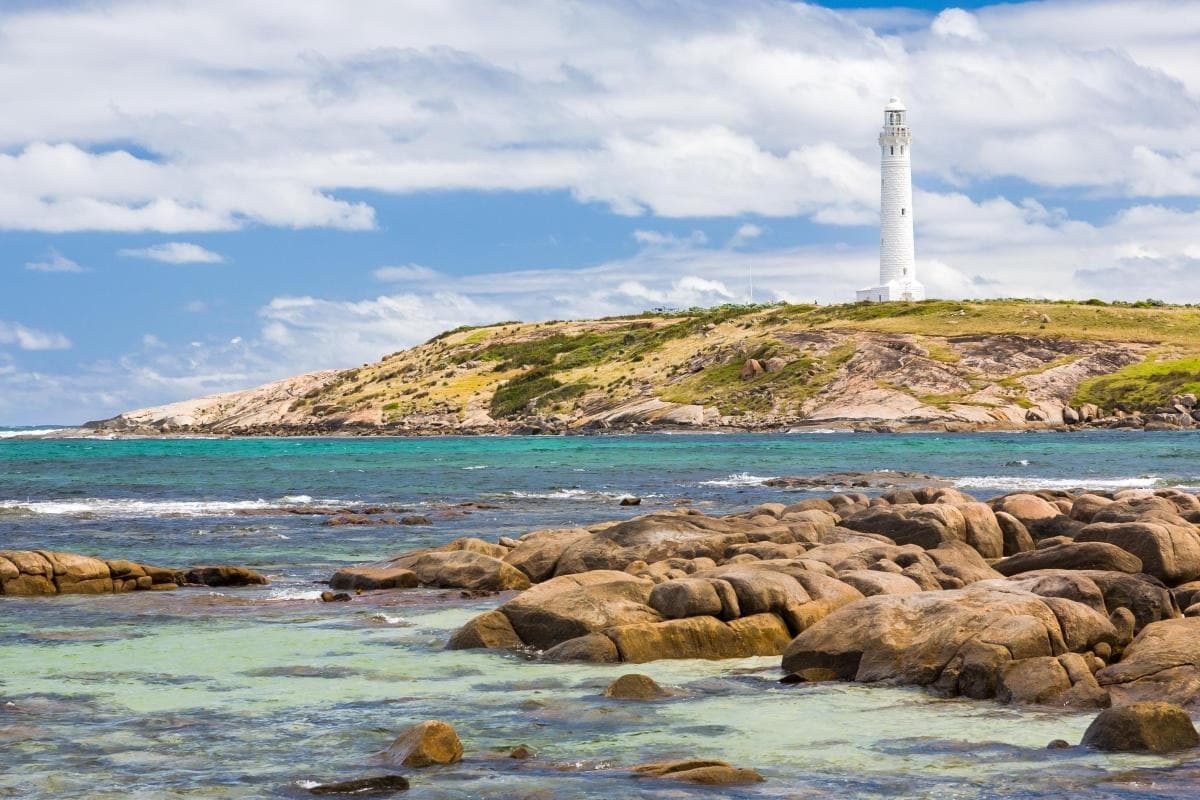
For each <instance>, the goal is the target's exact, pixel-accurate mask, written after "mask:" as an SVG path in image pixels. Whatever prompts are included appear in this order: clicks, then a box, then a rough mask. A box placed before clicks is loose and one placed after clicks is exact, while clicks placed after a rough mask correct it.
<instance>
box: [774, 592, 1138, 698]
mask: <svg viewBox="0 0 1200 800" xmlns="http://www.w3.org/2000/svg"><path fill="white" fill-rule="evenodd" d="M1116 640H1117V635H1116V631H1115V630H1114V628H1113V626H1112V624H1111V623H1110V622H1109V621H1108V619H1106V618H1105V617H1104V616H1103V615H1101V614H1100V613H1098V612H1097V611H1095V610H1094V609H1092V608H1090V607H1088V606H1086V605H1084V604H1082V603H1077V602H1075V601H1072V600H1064V599H1061V598H1054V599H1049V598H1044V597H1041V596H1039V595H1036V594H1033V593H1032V592H1025V591H1021V590H1019V589H999V588H981V587H968V588H966V589H959V590H950V591H942V592H921V593H918V594H905V595H879V596H875V597H869V598H867V599H865V600H862V601H859V602H857V603H854V604H852V605H850V606H847V607H845V608H843V609H841V610H839V611H835V612H834V613H832V614H830V615H829V616H827V617H825V618H824V619H822V620H821V621H819V622H817V623H816V624H814V625H813V626H811V627H810V628H808V629H807V630H805V631H804V632H803V633H801V634H800V635H799V636H797V637H796V639H794V640H793V641H792V642H791V644H789V645H788V647H787V649H786V650H785V651H784V654H783V669H784V671H785V672H800V671H802V670H806V669H810V668H814V667H816V668H825V669H830V670H832V671H833V672H834V673H835V674H836V675H837V676H838V678H839V679H841V680H852V681H859V682H863V683H872V682H885V683H892V684H907V685H917V686H929V687H932V688H934V689H936V690H938V691H940V692H942V693H945V694H948V695H964V696H967V697H973V698H988V697H995V696H996V694H997V690H998V688H999V687H1000V686H1001V685H1002V675H1003V672H1004V670H1005V669H1006V668H1009V669H1011V666H1010V665H1012V664H1014V663H1017V662H1020V661H1022V660H1025V659H1031V658H1044V657H1057V656H1061V655H1064V654H1066V653H1070V652H1073V651H1074V652H1086V651H1089V650H1091V649H1092V648H1094V647H1095V646H1097V645H1100V644H1104V645H1106V646H1108V647H1111V646H1112V645H1113V644H1114V643H1115V642H1116ZM1064 671H1065V672H1067V674H1068V676H1070V675H1071V672H1069V671H1067V670H1066V669H1065V666H1064ZM1088 674H1089V676H1090V672H1089V673H1088ZM1012 682H1013V681H1011V680H1010V683H1012ZM1073 685H1074V683H1072V684H1071V686H1073ZM1070 688H1071V687H1070V686H1068V687H1066V690H1069V689H1070ZM1010 692H1011V689H1010Z"/></svg>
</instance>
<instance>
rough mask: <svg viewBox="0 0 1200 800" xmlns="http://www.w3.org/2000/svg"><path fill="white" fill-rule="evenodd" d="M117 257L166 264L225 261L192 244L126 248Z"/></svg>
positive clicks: (170, 243)
mask: <svg viewBox="0 0 1200 800" xmlns="http://www.w3.org/2000/svg"><path fill="white" fill-rule="evenodd" d="M117 255H121V256H125V257H126V258H145V259H149V260H150V261H161V262H162V263H164V264H220V263H222V262H224V261H225V257H224V256H222V255H221V254H220V253H214V252H213V251H212V250H208V249H206V248H203V247H201V246H200V245H198V244H192V243H191V242H166V243H164V244H155V245H151V246H149V247H136V248H125V249H122V250H118V251H117Z"/></svg>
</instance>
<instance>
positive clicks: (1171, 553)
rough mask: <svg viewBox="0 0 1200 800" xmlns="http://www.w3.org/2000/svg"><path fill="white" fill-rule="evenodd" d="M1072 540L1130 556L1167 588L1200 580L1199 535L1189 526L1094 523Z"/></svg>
mask: <svg viewBox="0 0 1200 800" xmlns="http://www.w3.org/2000/svg"><path fill="white" fill-rule="evenodd" d="M1114 505H1116V504H1115V503H1114ZM1106 510H1107V509H1106ZM1102 513H1103V512H1102ZM1099 516H1100V514H1098V515H1097V517H1099ZM1075 540H1076V541H1078V542H1107V543H1108V544H1112V545H1116V546H1117V547H1119V548H1121V549H1122V550H1125V551H1127V552H1130V553H1133V554H1134V555H1135V556H1137V557H1138V558H1140V559H1141V561H1142V569H1143V570H1144V571H1145V572H1146V573H1147V574H1149V575H1153V576H1154V577H1156V578H1158V579H1159V580H1161V581H1163V582H1164V583H1166V584H1168V585H1175V584H1179V583H1185V582H1187V581H1191V580H1195V579H1197V578H1200V533H1198V532H1197V531H1196V528H1195V527H1194V526H1192V525H1191V524H1188V523H1184V524H1183V525H1172V524H1167V523H1154V522H1093V523H1092V524H1090V525H1088V526H1087V527H1085V528H1084V529H1083V531H1081V532H1080V534H1079V535H1078V536H1076V537H1075Z"/></svg>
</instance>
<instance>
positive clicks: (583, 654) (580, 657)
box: [542, 633, 621, 664]
mask: <svg viewBox="0 0 1200 800" xmlns="http://www.w3.org/2000/svg"><path fill="white" fill-rule="evenodd" d="M542 657H543V658H545V659H546V660H547V661H586V662H588V663H591V664H615V663H617V662H618V661H620V660H621V654H620V653H618V652H617V646H616V645H615V644H613V640H612V639H610V638H608V637H607V636H605V635H604V634H602V633H589V634H586V635H584V636H577V637H575V638H574V639H567V640H566V641H565V642H563V643H562V644H556V645H555V646H554V647H551V648H550V649H549V650H547V651H546V652H545V653H543V654H542Z"/></svg>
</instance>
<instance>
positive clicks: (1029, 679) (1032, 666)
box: [996, 653, 1108, 708]
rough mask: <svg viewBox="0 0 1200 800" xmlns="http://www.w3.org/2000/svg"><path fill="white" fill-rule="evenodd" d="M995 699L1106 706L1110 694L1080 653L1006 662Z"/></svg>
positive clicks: (1021, 702)
mask: <svg viewBox="0 0 1200 800" xmlns="http://www.w3.org/2000/svg"><path fill="white" fill-rule="evenodd" d="M996 699H997V700H999V701H1000V702H1002V703H1017V704H1035V705H1050V706H1059V707H1071V708H1103V707H1104V706H1107V705H1108V693H1107V692H1105V691H1104V690H1103V689H1101V688H1100V686H1099V685H1098V684H1097V683H1096V679H1095V677H1094V676H1093V675H1092V672H1091V670H1089V669H1088V665H1087V662H1086V661H1085V660H1084V657H1083V656H1081V655H1079V654H1078V653H1064V654H1063V655H1061V656H1058V657H1053V656H1039V657H1035V658H1025V659H1022V660H1020V661H1013V662H1010V663H1009V664H1006V665H1005V666H1004V668H1003V669H1002V670H1001V673H1000V683H999V685H998V687H997V691H996Z"/></svg>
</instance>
